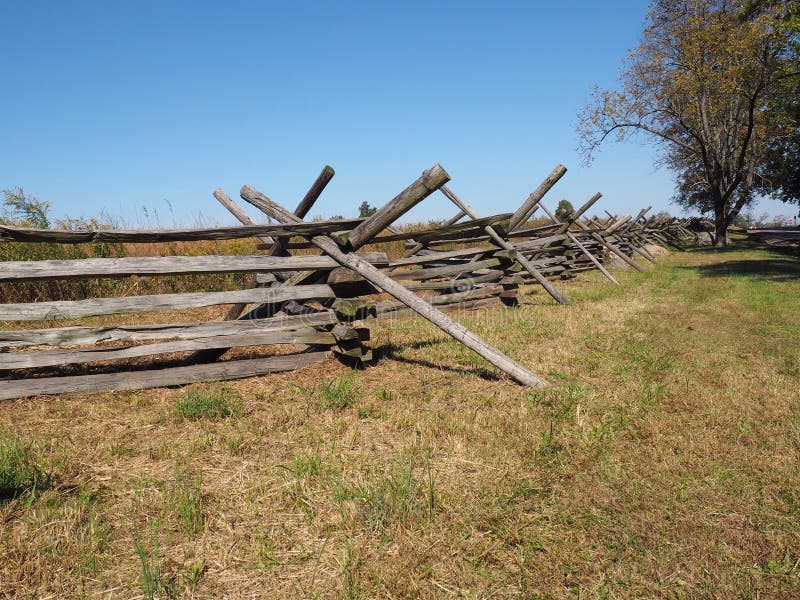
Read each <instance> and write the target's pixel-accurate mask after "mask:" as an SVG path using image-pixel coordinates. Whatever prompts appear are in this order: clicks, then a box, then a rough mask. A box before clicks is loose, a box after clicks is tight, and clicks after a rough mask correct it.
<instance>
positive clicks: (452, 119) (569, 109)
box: [0, 0, 790, 226]
mask: <svg viewBox="0 0 800 600" xmlns="http://www.w3.org/2000/svg"><path fill="white" fill-rule="evenodd" d="M645 11H646V3H645V2H641V1H633V0H617V1H614V2H588V1H583V2H568V3H552V2H547V3H544V2H542V3H539V2H530V1H527V2H523V1H520V2H505V3H502V2H501V3H498V2H495V3H489V2H456V1H453V2H392V3H389V2H304V1H298V2H235V1H234V2H224V3H223V2H151V1H137V2H107V1H102V2H101V1H97V2H66V1H64V2H57V1H53V0H50V1H46V2H45V1H39V0H25V1H17V0H4V1H3V2H2V4H0V22H2V23H3V34H2V36H0V73H2V75H3V79H2V84H0V85H2V93H1V94H0V188H8V187H11V186H18V185H21V186H24V188H25V191H26V192H28V193H30V194H33V195H36V196H38V197H40V198H42V199H44V200H48V201H50V202H51V203H52V205H53V212H54V214H55V215H56V216H62V215H65V214H68V215H70V216H94V215H98V214H99V213H100V212H101V211H103V210H105V211H107V212H108V213H111V214H112V215H116V216H120V217H123V219H125V220H127V221H128V222H136V221H140V220H141V219H142V218H143V216H142V214H143V210H142V207H147V209H148V210H149V211H151V212H152V211H153V209H155V210H156V211H157V212H158V213H159V215H160V216H161V224H162V225H163V226H169V225H172V224H173V221H175V222H177V223H180V224H189V223H192V222H196V221H197V220H198V218H199V219H200V220H204V221H216V222H219V223H228V222H233V221H232V219H231V217H230V216H229V215H227V213H226V212H225V211H224V209H222V208H221V207H219V206H218V205H217V203H216V201H215V200H214V199H213V197H212V195H211V193H212V191H213V190H214V189H215V188H217V187H222V188H223V189H225V190H226V191H227V192H228V193H229V194H230V195H231V196H233V197H238V190H239V188H240V187H241V186H242V184H245V183H249V184H251V185H254V186H256V187H258V188H259V189H261V190H262V191H263V192H264V193H266V194H267V195H269V196H270V197H272V198H273V199H275V200H277V201H278V202H281V203H283V204H284V205H287V206H289V207H293V206H294V204H295V203H296V202H297V201H298V200H299V199H300V198H301V197H302V196H303V194H304V193H305V191H306V189H307V188H308V186H309V185H310V183H311V182H312V181H313V180H314V178H315V177H316V175H317V174H318V173H319V171H320V169H321V168H322V167H323V166H324V165H325V164H330V165H332V166H333V167H334V168H335V169H336V172H337V174H336V177H335V178H334V180H333V181H332V182H331V184H330V185H329V187H328V189H327V190H326V191H325V193H324V194H323V196H322V198H321V199H320V201H319V202H318V204H317V206H316V207H315V210H314V211H313V213H312V214H323V215H327V216H330V215H334V214H344V215H346V216H348V215H353V214H355V213H356V212H357V208H356V207H357V206H358V205H359V204H360V203H361V202H362V201H363V200H367V201H368V202H370V203H371V204H376V205H380V204H383V203H384V202H386V201H387V200H389V199H391V198H392V197H393V196H394V195H395V194H396V193H397V192H399V191H400V190H402V189H403V188H404V187H405V186H406V185H407V184H408V183H410V182H411V181H413V180H414V179H415V178H416V177H417V176H418V175H419V174H420V173H421V172H422V170H423V169H425V168H427V167H430V166H432V165H433V164H435V163H437V162H439V163H441V164H442V165H443V166H444V167H445V169H447V170H448V172H449V173H450V175H451V177H452V183H451V187H452V188H453V189H454V190H455V191H456V193H458V194H459V195H461V196H462V197H463V198H464V199H465V200H466V201H467V202H469V203H471V204H472V205H473V207H474V208H475V209H476V210H477V211H479V212H480V213H483V214H494V213H498V212H505V211H511V210H514V209H515V208H516V207H517V206H518V205H519V204H520V203H521V202H522V201H523V200H524V198H525V197H526V196H527V195H528V193H529V192H530V191H531V190H532V189H533V188H534V187H536V185H538V183H539V182H540V181H541V180H542V178H543V177H544V176H545V175H547V174H548V173H549V172H550V171H551V169H552V168H553V167H554V166H555V165H556V164H557V163H563V164H564V165H565V166H567V168H568V169H569V171H568V173H567V175H566V176H565V177H564V179H562V181H561V182H560V183H559V184H558V185H557V187H556V188H554V189H553V191H551V192H550V194H548V196H547V199H548V200H549V204H550V205H551V206H554V205H555V204H556V203H557V201H558V200H559V199H561V198H563V197H566V198H568V199H570V200H571V201H572V203H573V204H575V205H577V204H579V203H581V202H582V201H583V200H584V199H586V198H588V197H589V196H591V195H592V194H593V193H594V192H595V191H601V192H603V194H604V198H603V200H601V201H600V202H601V204H599V205H598V206H599V207H600V208H604V209H607V210H609V211H612V212H620V213H621V212H632V211H635V210H638V209H639V208H641V207H643V206H644V205H647V204H652V205H654V207H655V208H656V209H666V210H671V212H673V213H675V212H676V211H677V208H676V207H674V206H670V205H669V197H670V196H671V193H672V183H671V179H670V174H669V173H668V172H665V171H657V170H656V169H655V168H654V167H653V151H652V150H651V148H649V147H648V146H643V145H636V144H630V143H629V144H624V145H620V144H609V145H608V146H607V147H606V148H605V150H604V151H603V152H602V153H601V154H600V155H599V156H598V158H597V160H596V161H595V162H594V163H593V164H592V165H591V167H583V166H581V160H580V156H579V155H578V154H577V153H576V152H575V147H576V146H577V140H576V135H575V115H576V112H577V110H578V109H579V108H580V106H581V104H582V102H583V99H584V98H585V97H586V95H587V94H588V92H589V90H590V88H591V86H592V85H593V84H599V85H601V86H610V85H613V83H614V80H615V78H616V75H617V71H618V69H619V66H620V64H621V60H622V58H623V57H624V56H625V53H626V50H627V49H628V48H630V47H631V46H633V45H635V43H636V41H637V38H638V36H639V33H640V31H641V27H642V22H643V19H644V15H645ZM167 202H168V203H169V205H171V206H172V211H173V214H170V209H169V208H168V206H167ZM759 210H767V211H769V212H783V213H785V214H788V213H789V212H790V209H788V208H787V207H785V206H784V205H781V204H779V203H774V202H766V201H765V202H762V204H761V206H760V207H759ZM453 212H454V209H453V208H451V207H450V206H449V205H448V203H447V201H446V199H445V198H444V197H443V196H441V194H437V195H435V196H432V197H431V198H429V199H427V200H426V201H425V202H424V203H423V204H422V205H420V206H419V207H418V208H417V209H415V211H414V212H413V214H410V215H409V217H408V218H409V219H413V218H436V217H447V216H450V215H451V214H452V213H453Z"/></svg>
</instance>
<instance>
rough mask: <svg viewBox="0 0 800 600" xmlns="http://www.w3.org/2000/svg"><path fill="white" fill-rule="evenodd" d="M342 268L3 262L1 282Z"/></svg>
mask: <svg viewBox="0 0 800 600" xmlns="http://www.w3.org/2000/svg"><path fill="white" fill-rule="evenodd" d="M367 260H369V259H368V258H367ZM338 266H339V265H338V263H337V262H336V261H335V260H333V259H331V258H330V257H328V256H285V257H284V256H156V257H144V258H138V257H137V258H83V259H77V260H34V261H9V262H2V263H0V281H2V282H4V281H34V280H43V279H86V278H91V277H129V276H131V275H142V276H146V275H183V274H201V273H257V272H275V271H309V270H315V271H317V270H330V269H335V268H336V267H338Z"/></svg>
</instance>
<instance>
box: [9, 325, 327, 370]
mask: <svg viewBox="0 0 800 600" xmlns="http://www.w3.org/2000/svg"><path fill="white" fill-rule="evenodd" d="M336 341H337V340H336V339H335V338H334V336H333V334H332V333H330V332H327V331H317V330H316V329H314V328H312V327H305V328H303V329H288V330H276V331H263V332H260V331H241V332H238V333H235V334H232V335H217V336H212V337H198V338H194V339H190V340H179V341H174V342H162V343H156V344H139V345H136V346H130V347H128V348H108V347H102V346H96V347H94V348H80V349H70V350H33V351H30V352H3V353H0V370H10V369H29V368H38V367H51V366H56V365H76V364H82V363H87V362H96V361H103V360H123V359H130V358H138V357H142V356H155V355H158V354H169V353H172V352H188V351H193V350H208V349H212V348H240V347H242V346H263V345H269V344H293V345H297V344H309V345H311V344H314V345H317V346H322V345H327V346H332V345H334V344H335V343H336Z"/></svg>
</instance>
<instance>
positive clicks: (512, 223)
mask: <svg viewBox="0 0 800 600" xmlns="http://www.w3.org/2000/svg"><path fill="white" fill-rule="evenodd" d="M566 172H567V168H566V167H565V166H564V165H558V166H556V168H555V169H553V172H552V173H550V175H548V176H547V177H546V178H545V180H544V181H543V182H542V183H541V184H540V185H539V187H537V188H536V189H535V190H533V192H532V193H531V195H530V196H528V199H527V200H525V202H523V203H522V206H520V207H519V208H518V209H517V210H516V212H515V213H514V214H513V215H511V219H510V220H509V222H508V230H509V231H514V230H515V229H517V228H518V227H519V226H520V225H522V224H523V223H524V222H525V221H527V220H528V219H529V218H530V215H532V214H533V211H534V209H535V208H536V204H537V203H538V202H539V200H541V199H542V198H543V197H544V195H545V194H546V193H547V192H548V191H549V190H550V188H551V187H553V186H554V185H555V184H556V182H557V181H558V180H559V179H561V177H563V175H564V173H566Z"/></svg>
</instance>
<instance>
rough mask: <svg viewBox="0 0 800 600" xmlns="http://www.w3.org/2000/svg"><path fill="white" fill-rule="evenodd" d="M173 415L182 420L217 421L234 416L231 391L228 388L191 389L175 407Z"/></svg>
mask: <svg viewBox="0 0 800 600" xmlns="http://www.w3.org/2000/svg"><path fill="white" fill-rule="evenodd" d="M175 414H176V415H177V416H178V417H180V418H182V419H189V420H192V421H198V420H200V419H208V420H211V421H218V420H221V419H226V418H228V417H230V416H232V415H233V414H234V406H233V391H232V390H231V389H230V388H228V387H224V386H223V387H211V388H208V389H205V390H202V389H196V388H193V389H191V390H189V391H188V392H187V394H186V396H185V397H184V398H183V399H182V400H180V401H179V402H178V404H177V405H176V406H175Z"/></svg>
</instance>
